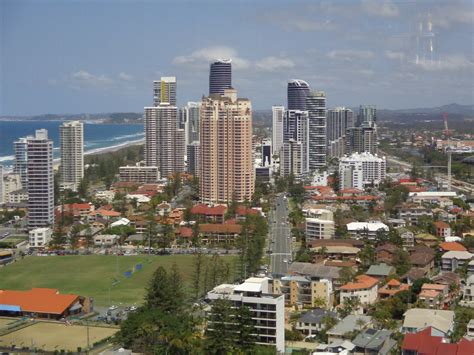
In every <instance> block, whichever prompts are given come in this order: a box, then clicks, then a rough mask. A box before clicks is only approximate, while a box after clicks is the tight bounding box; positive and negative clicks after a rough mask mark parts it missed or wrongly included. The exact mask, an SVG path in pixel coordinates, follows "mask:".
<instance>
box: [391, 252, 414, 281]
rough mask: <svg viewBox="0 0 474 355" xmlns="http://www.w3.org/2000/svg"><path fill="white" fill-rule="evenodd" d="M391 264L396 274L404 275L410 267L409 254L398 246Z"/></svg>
mask: <svg viewBox="0 0 474 355" xmlns="http://www.w3.org/2000/svg"><path fill="white" fill-rule="evenodd" d="M393 266H394V267H395V270H396V272H397V275H400V276H401V275H404V274H406V273H407V272H408V270H410V268H411V261H410V255H409V254H408V252H406V251H405V250H403V249H400V248H398V249H397V250H396V251H395V255H394V257H393Z"/></svg>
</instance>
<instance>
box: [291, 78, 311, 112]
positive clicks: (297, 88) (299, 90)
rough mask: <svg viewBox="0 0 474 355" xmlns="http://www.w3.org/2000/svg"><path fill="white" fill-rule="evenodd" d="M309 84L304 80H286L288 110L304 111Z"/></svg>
mask: <svg viewBox="0 0 474 355" xmlns="http://www.w3.org/2000/svg"><path fill="white" fill-rule="evenodd" d="M308 94H309V85H308V83H307V82H306V81H303V80H299V79H293V80H290V81H289V82H288V110H301V111H306V96H308Z"/></svg>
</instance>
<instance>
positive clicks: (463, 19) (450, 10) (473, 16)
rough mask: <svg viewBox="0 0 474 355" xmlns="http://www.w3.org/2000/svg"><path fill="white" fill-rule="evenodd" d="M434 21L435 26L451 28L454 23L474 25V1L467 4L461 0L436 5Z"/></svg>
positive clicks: (433, 15) (433, 12)
mask: <svg viewBox="0 0 474 355" xmlns="http://www.w3.org/2000/svg"><path fill="white" fill-rule="evenodd" d="M432 21H433V24H434V25H435V26H439V27H443V28H449V27H451V26H452V25H453V24H463V25H471V26H472V25H474V8H473V6H472V3H471V2H469V6H465V3H462V2H459V3H454V4H450V5H444V6H438V7H435V8H434V9H433V11H432Z"/></svg>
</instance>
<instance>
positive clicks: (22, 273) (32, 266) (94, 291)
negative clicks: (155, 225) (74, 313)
mask: <svg viewBox="0 0 474 355" xmlns="http://www.w3.org/2000/svg"><path fill="white" fill-rule="evenodd" d="M223 258H224V260H226V261H228V262H231V263H233V262H234V260H235V257H232V256H225V257H223ZM193 262H194V257H193V256H192V255H166V256H153V255H152V256H147V255H137V256H119V257H116V256H105V255H85V256H31V257H26V258H25V259H23V260H20V261H17V262H15V263H13V264H9V265H7V266H5V267H2V268H0V289H11V290H28V289H30V288H32V287H49V288H57V289H59V290H60V292H61V293H75V294H79V295H81V296H86V297H93V298H94V303H95V305H98V306H108V305H110V304H118V305H120V304H122V305H132V304H139V303H141V302H142V300H143V296H144V295H145V288H146V287H147V285H148V281H149V280H150V277H151V276H152V274H153V272H154V271H155V270H156V268H157V267H158V266H163V267H165V268H169V267H171V266H172V265H173V263H176V264H177V265H178V268H179V270H180V272H181V273H182V275H183V279H184V281H185V283H186V282H187V283H188V285H189V282H190V280H191V276H192V275H193V273H194V267H193ZM140 263H141V264H142V265H143V269H142V270H141V271H136V272H134V273H133V274H132V277H131V278H126V277H125V276H124V272H125V271H127V270H133V268H134V266H135V265H136V264H140ZM117 264H118V270H119V277H118V279H119V282H118V283H117V284H116V285H115V286H113V287H111V286H112V282H113V281H114V279H115V276H116V268H117ZM109 290H110V291H109ZM109 297H110V300H109Z"/></svg>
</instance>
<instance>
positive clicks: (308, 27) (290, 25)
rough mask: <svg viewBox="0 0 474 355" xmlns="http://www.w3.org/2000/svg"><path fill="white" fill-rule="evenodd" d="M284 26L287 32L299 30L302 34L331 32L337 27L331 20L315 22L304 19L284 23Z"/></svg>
mask: <svg viewBox="0 0 474 355" xmlns="http://www.w3.org/2000/svg"><path fill="white" fill-rule="evenodd" d="M282 26H283V27H284V28H285V29H286V30H298V31H302V32H311V31H331V30H334V29H335V28H336V25H335V24H334V23H333V22H331V21H330V20H326V21H314V20H308V19H303V18H294V19H290V20H289V21H283V22H282Z"/></svg>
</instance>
